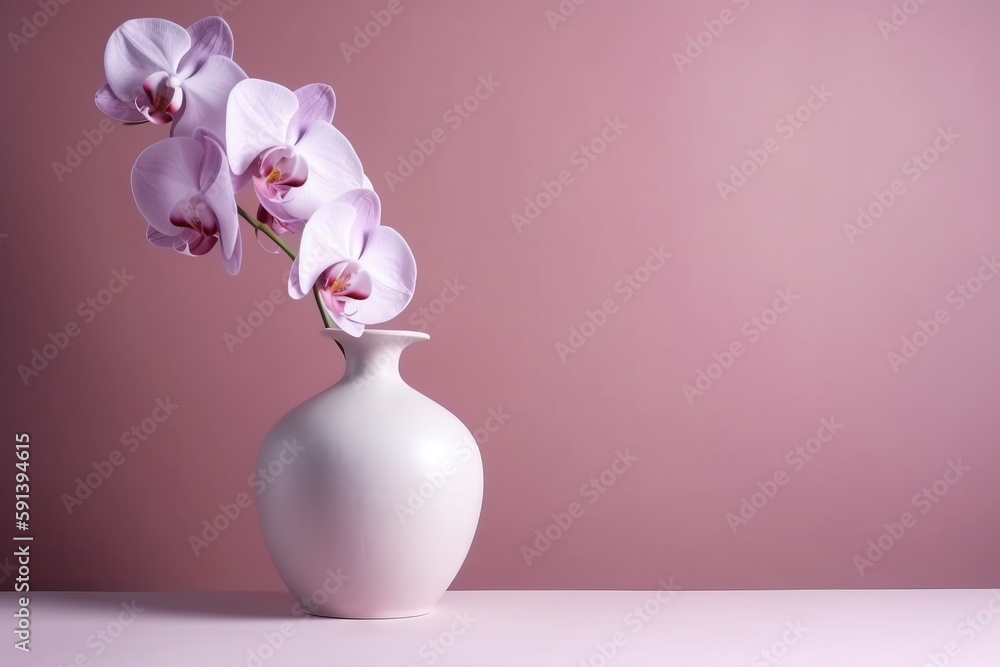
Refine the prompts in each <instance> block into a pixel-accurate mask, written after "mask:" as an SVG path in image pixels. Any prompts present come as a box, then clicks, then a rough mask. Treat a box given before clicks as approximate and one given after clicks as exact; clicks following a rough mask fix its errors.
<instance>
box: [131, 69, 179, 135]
mask: <svg viewBox="0 0 1000 667" xmlns="http://www.w3.org/2000/svg"><path fill="white" fill-rule="evenodd" d="M142 92H143V93H144V94H145V98H144V97H143V95H140V96H138V97H136V98H135V108H136V109H138V110H139V111H140V112H141V113H142V115H143V116H145V117H146V119H147V120H148V121H149V122H151V123H153V124H155V125H164V124H166V123H169V122H170V121H171V120H173V118H174V115H175V114H176V113H177V112H178V111H180V109H181V105H182V104H183V103H184V91H183V90H181V79H180V78H178V77H176V76H173V75H171V74H168V73H166V72H156V73H155V74H150V75H149V76H148V77H146V80H145V81H143V82H142Z"/></svg>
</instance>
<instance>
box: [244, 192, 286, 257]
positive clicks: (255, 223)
mask: <svg viewBox="0 0 1000 667" xmlns="http://www.w3.org/2000/svg"><path fill="white" fill-rule="evenodd" d="M236 210H237V211H238V212H239V214H240V217H241V218H243V219H244V220H246V221H247V222H249V223H250V225H251V226H252V227H253V228H254V229H256V230H257V231H258V232H264V234H265V235H266V236H267V237H268V238H269V239H271V240H272V241H274V243H275V245H277V246H278V247H279V248H281V249H282V250H284V251H285V254H286V255H288V258H289V259H291V260H292V261H295V251H294V250H292V249H291V247H290V246H289V245H288V244H287V243H285V241H284V240H283V239H282V238H281V237H280V236H278V234H277V232H275V231H274V230H273V229H271V228H270V227H268V226H267V225H265V224H264V223H263V222H261V221H260V220H258V219H257V218H255V217H253V216H252V215H250V214H249V213H247V212H246V211H244V210H243V207H242V206H237V207H236Z"/></svg>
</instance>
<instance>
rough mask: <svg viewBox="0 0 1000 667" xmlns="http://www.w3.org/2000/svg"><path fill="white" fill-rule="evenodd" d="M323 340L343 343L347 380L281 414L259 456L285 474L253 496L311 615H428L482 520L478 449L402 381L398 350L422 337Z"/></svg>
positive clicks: (337, 334) (457, 424) (275, 555)
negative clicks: (255, 497) (256, 499)
mask: <svg viewBox="0 0 1000 667" xmlns="http://www.w3.org/2000/svg"><path fill="white" fill-rule="evenodd" d="M324 333H325V335H327V336H329V337H330V338H333V339H334V340H336V341H337V342H338V343H340V344H341V345H342V346H343V349H344V354H345V357H346V360H347V361H346V370H345V372H344V376H343V377H342V378H341V379H340V381H339V382H337V384H335V385H334V386H332V387H331V388H329V389H327V390H326V391H324V392H322V393H320V394H319V395H317V396H314V397H313V398H311V399H309V400H307V401H306V402H305V403H303V404H302V405H300V406H298V407H296V408H294V409H293V410H292V411H291V412H289V413H288V414H287V415H285V416H284V417H282V418H281V420H279V421H278V423H277V424H276V425H275V426H274V428H273V429H272V430H271V432H270V433H269V434H268V435H267V437H266V438H265V439H264V442H263V444H262V445H261V449H260V454H259V456H258V468H264V469H268V467H269V466H270V469H271V470H275V471H279V473H278V474H276V475H272V476H270V477H271V481H270V482H268V483H267V486H266V487H265V488H264V490H263V491H262V492H261V493H260V495H259V497H258V511H259V516H260V522H261V528H262V531H263V533H264V539H265V541H266V542H267V548H268V551H269V552H270V555H271V560H272V561H273V562H274V565H275V567H276V568H277V570H278V573H279V574H280V575H281V578H282V579H283V580H284V582H285V585H286V586H287V587H288V589H289V590H290V591H291V592H292V594H293V595H294V596H295V598H296V599H297V600H298V601H299V604H301V605H302V608H303V610H304V611H306V612H309V613H312V614H315V615H319V616H331V617H336V618H401V617H406V616H419V615H422V614H426V613H428V612H429V611H430V610H431V609H432V608H433V607H434V604H435V603H436V602H437V600H438V599H439V598H440V597H441V595H442V594H443V593H444V592H445V590H447V588H448V586H449V585H450V584H451V582H452V581H453V580H454V578H455V575H457V574H458V570H459V568H460V567H461V566H462V563H463V562H464V561H465V557H466V555H467V554H468V552H469V547H470V546H471V544H472V538H473V535H474V534H475V532H476V526H477V525H478V523H479V512H480V509H481V507H482V500H483V464H482V459H481V457H480V454H479V448H478V446H477V445H476V441H475V439H474V438H473V436H472V434H471V433H470V432H469V430H468V429H467V428H466V427H465V426H464V425H463V424H462V422H461V421H459V420H458V418H457V417H455V416H454V415H453V414H451V413H450V412H448V410H446V409H445V408H443V407H441V406H440V405H438V404H437V403H435V402H434V401H432V400H431V399H429V398H427V397H426V396H424V395H423V394H421V393H420V392H418V391H416V390H415V389H413V388H412V387H410V386H409V385H407V384H406V383H405V382H404V381H403V379H402V378H401V377H400V375H399V356H400V353H401V352H402V351H403V349H404V348H405V347H406V346H407V345H409V344H411V343H414V342H416V341H421V340H427V339H428V338H430V337H429V336H428V335H427V334H425V333H417V332H410V331H380V330H371V329H369V330H366V331H365V332H364V334H362V335H361V337H360V338H352V337H351V336H349V335H347V334H345V333H344V332H342V331H339V330H331V329H328V330H326V331H325V332H324ZM276 462H277V463H276Z"/></svg>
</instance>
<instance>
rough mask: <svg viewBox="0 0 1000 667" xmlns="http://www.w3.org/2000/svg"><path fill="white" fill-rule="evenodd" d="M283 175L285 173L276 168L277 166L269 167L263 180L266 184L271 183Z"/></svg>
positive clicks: (277, 180)
mask: <svg viewBox="0 0 1000 667" xmlns="http://www.w3.org/2000/svg"><path fill="white" fill-rule="evenodd" d="M284 177H285V175H284V174H282V173H281V170H280V169H278V168H277V167H271V173H270V174H268V175H267V179H266V181H265V182H266V183H267V184H268V185H271V184H272V183H277V182H279V181H280V180H281V179H283V178H284Z"/></svg>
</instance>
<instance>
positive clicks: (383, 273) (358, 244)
mask: <svg viewBox="0 0 1000 667" xmlns="http://www.w3.org/2000/svg"><path fill="white" fill-rule="evenodd" d="M380 217H381V205H380V203H379V199H378V196H377V195H376V194H375V192H373V191H372V190H366V189H357V190H352V191H350V192H347V193H345V194H344V195H342V196H341V197H339V198H338V199H337V200H336V201H334V202H332V203H329V204H326V205H325V206H322V207H321V208H320V209H319V210H317V211H316V213H315V214H314V215H313V216H312V217H311V218H310V219H309V221H308V222H307V223H306V225H305V228H304V230H303V231H302V243H301V245H300V246H299V255H298V257H297V258H296V260H295V261H294V262H293V263H292V268H291V271H290V272H289V274H288V293H289V294H290V295H291V296H292V298H295V299H301V298H303V297H304V296H306V295H307V294H309V292H310V291H311V290H312V289H313V287H316V289H317V291H318V293H319V297H320V300H321V301H322V303H323V307H324V308H325V309H326V311H327V313H328V314H329V315H330V318H331V319H332V320H333V322H334V323H335V324H336V325H337V326H338V327H340V328H341V329H343V330H344V331H346V332H347V333H348V334H350V335H352V336H360V335H361V334H362V332H364V329H365V325H366V324H379V323H381V322H386V321H388V320H390V319H392V318H393V317H395V316H396V315H398V314H399V313H400V312H402V310H403V309H404V308H406V306H407V304H408V303H409V302H410V299H411V298H412V297H413V288H414V285H415V284H416V280H417V265H416V262H415V261H414V259H413V253H412V252H410V247H409V246H408V245H406V241H404V240H403V237H402V236H400V235H399V233H398V232H397V231H396V230H394V229H391V228H389V227H382V226H381V225H380V224H379V222H380Z"/></svg>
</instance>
